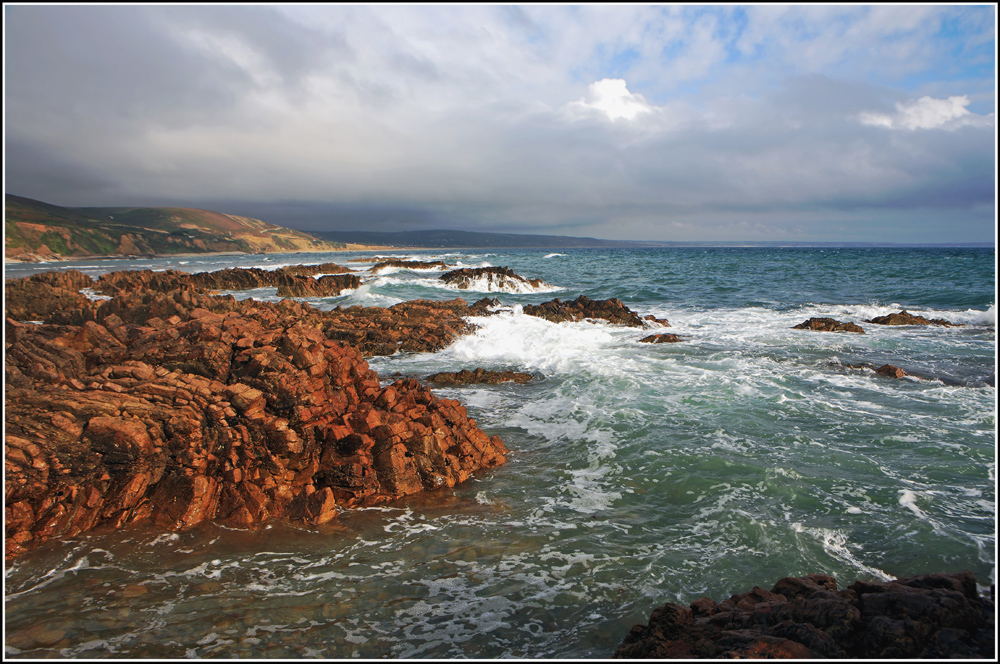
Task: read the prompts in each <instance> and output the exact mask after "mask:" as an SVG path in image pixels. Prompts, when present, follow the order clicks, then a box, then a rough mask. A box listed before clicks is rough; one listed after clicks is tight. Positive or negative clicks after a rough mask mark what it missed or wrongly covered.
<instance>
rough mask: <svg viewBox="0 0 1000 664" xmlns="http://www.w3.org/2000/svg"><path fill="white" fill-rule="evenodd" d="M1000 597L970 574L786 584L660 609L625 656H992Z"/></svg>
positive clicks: (632, 638) (821, 578) (626, 644)
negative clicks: (840, 585) (983, 592)
mask: <svg viewBox="0 0 1000 664" xmlns="http://www.w3.org/2000/svg"><path fill="white" fill-rule="evenodd" d="M994 635H995V631H994V606H993V600H992V599H991V598H987V597H980V595H979V593H978V591H977V589H976V579H975V577H974V576H973V575H972V573H971V572H959V573H957V574H927V575H924V576H915V577H911V578H908V579H900V580H898V581H890V582H885V583H882V582H868V581H857V582H855V583H853V584H851V586H849V587H848V589H847V590H837V584H836V582H835V581H834V579H833V577H830V576H828V575H826V574H810V575H809V576H807V577H801V578H793V577H789V578H785V579H781V580H780V581H778V583H776V584H775V586H774V587H773V588H772V589H771V590H770V591H767V590H763V589H762V588H754V589H753V590H751V591H750V592H747V593H742V594H739V595H733V596H732V597H730V598H729V599H727V600H725V601H723V602H719V603H716V602H715V601H713V600H711V599H709V598H707V597H705V598H702V599H699V600H697V601H695V602H692V603H691V605H690V606H688V607H684V606H681V605H678V604H665V605H663V606H661V607H659V608H657V609H654V610H653V612H652V614H651V615H650V617H649V623H648V624H647V625H635V626H634V627H633V628H632V630H631V631H630V632H629V633H628V635H627V636H626V637H625V639H624V640H623V641H622V644H621V645H620V646H619V647H618V649H617V650H616V651H615V654H614V656H615V657H616V658H619V659H678V658H679V659H695V658H712V659H734V658H739V659H743V658H765V659H779V658H780V659H785V658H794V659H811V658H833V659H884V658H894V659H909V658H925V659H937V658H969V659H981V658H985V659H993V657H994V654H995V653H994V643H993V639H994Z"/></svg>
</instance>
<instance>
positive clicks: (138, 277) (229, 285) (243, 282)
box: [94, 263, 356, 295]
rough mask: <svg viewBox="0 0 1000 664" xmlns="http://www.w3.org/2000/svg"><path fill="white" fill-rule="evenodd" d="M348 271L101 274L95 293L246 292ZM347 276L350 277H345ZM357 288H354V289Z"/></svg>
mask: <svg viewBox="0 0 1000 664" xmlns="http://www.w3.org/2000/svg"><path fill="white" fill-rule="evenodd" d="M349 272H350V270H349V269H348V268H346V267H344V266H342V265H337V264H336V263H322V264H320V265H290V266H285V267H281V268H278V269H275V270H262V269H261V268H257V267H251V268H226V269H224V270H216V271H215V272H196V273H194V274H190V273H187V272H181V271H179V270H164V271H162V272H154V271H152V270H129V271H124V272H110V273H108V274H103V275H101V277H100V278H99V279H98V280H97V282H96V284H95V286H94V288H95V290H97V291H99V292H101V293H104V294H106V295H118V294H120V293H123V292H135V291H158V292H164V293H165V292H169V291H173V290H177V289H196V290H201V291H212V290H246V289H250V288H266V287H275V286H281V285H282V284H286V283H290V282H291V281H293V279H292V278H293V277H305V276H312V275H316V274H325V275H341V274H343V275H347V273H349ZM348 276H349V275H348ZM355 288H356V286H355Z"/></svg>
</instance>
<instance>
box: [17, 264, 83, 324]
mask: <svg viewBox="0 0 1000 664" xmlns="http://www.w3.org/2000/svg"><path fill="white" fill-rule="evenodd" d="M93 285H94V280H93V279H91V278H90V277H88V276H87V275H86V274H84V273H83V272H80V271H78V270H66V271H63V272H43V273H41V274H35V275H32V276H30V277H23V278H20V279H5V280H4V304H5V308H6V311H5V314H6V315H7V316H8V317H10V318H13V319H14V320H45V319H46V318H48V317H49V316H50V315H52V313H53V312H56V311H63V310H66V309H75V308H77V307H81V306H85V305H86V303H87V297H86V296H85V295H82V294H81V293H80V290H81V289H83V288H90V287H91V286H93Z"/></svg>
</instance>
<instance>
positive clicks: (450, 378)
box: [426, 367, 534, 385]
mask: <svg viewBox="0 0 1000 664" xmlns="http://www.w3.org/2000/svg"><path fill="white" fill-rule="evenodd" d="M533 379H534V377H533V376H532V375H531V374H527V373H520V372H517V371H487V370H486V369H483V368H481V367H480V368H477V369H475V370H472V371H470V370H468V369H463V370H461V371H458V372H447V371H443V372H440V373H436V374H433V375H431V376H428V377H427V379H426V380H427V382H429V383H435V384H437V385H473V384H484V385H499V384H500V383H509V382H514V383H520V384H524V383H530V382H531V381H532V380H533Z"/></svg>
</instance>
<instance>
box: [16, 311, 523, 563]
mask: <svg viewBox="0 0 1000 664" xmlns="http://www.w3.org/2000/svg"><path fill="white" fill-rule="evenodd" d="M144 295H147V296H148V295H150V294H149V293H146V294H144ZM152 295H155V296H158V298H156V297H154V298H153V300H152V301H151V302H150V303H149V307H150V311H154V310H157V308H158V307H165V306H168V305H167V303H168V302H169V303H173V304H175V305H177V306H178V307H179V309H181V310H184V311H183V313H185V314H186V318H184V319H182V318H181V317H180V316H178V315H176V314H175V315H173V316H171V317H168V318H167V319H161V318H158V317H156V316H153V317H150V318H148V319H147V320H145V321H142V322H141V323H131V324H130V323H125V322H124V321H123V318H122V317H121V316H119V315H117V314H113V313H107V314H106V315H104V316H103V317H102V319H101V320H102V323H101V324H99V323H96V322H93V321H87V322H85V323H84V324H83V325H75V326H56V325H21V324H18V323H16V322H14V321H12V320H8V322H7V344H8V345H7V365H6V371H7V387H8V389H7V394H6V413H5V415H6V425H7V426H6V438H5V450H6V455H7V466H6V476H5V477H6V481H5V491H6V510H7V511H6V517H7V519H6V549H7V556H8V557H10V556H13V555H16V554H18V553H20V552H22V551H24V550H26V549H28V548H30V547H31V546H33V545H35V544H38V543H39V542H43V541H45V540H48V539H51V538H55V537H68V536H73V535H76V534H79V533H81V532H85V531H87V530H89V529H91V528H93V527H95V526H101V525H108V526H113V527H118V526H121V525H124V524H126V523H131V522H134V521H140V520H152V521H153V522H154V523H157V524H159V525H161V526H163V527H166V528H183V527H189V526H193V525H195V524H198V523H201V522H204V521H206V520H215V521H218V522H221V523H224V524H228V525H231V526H236V527H252V526H255V525H258V524H260V523H262V522H264V521H267V520H268V519H274V518H280V519H288V520H291V521H296V522H301V523H305V524H321V523H324V522H326V521H329V520H330V519H332V518H334V517H335V515H336V512H337V509H338V507H350V506H353V505H371V504H377V503H380V502H385V501H389V500H393V499H396V498H400V497H402V496H406V495H409V494H412V493H415V492H417V491H422V490H425V489H433V488H437V487H441V486H454V485H455V484H456V483H458V482H462V481H464V480H465V479H467V478H468V477H469V476H470V475H471V474H472V473H473V472H474V471H476V470H478V469H480V468H489V467H492V466H496V465H498V464H501V463H503V462H504V459H505V456H504V455H505V453H506V450H505V448H504V446H503V443H502V442H501V441H500V439H499V438H498V437H495V436H494V437H493V438H492V439H491V438H490V437H489V436H487V435H486V434H484V433H483V432H482V431H481V430H479V428H478V427H477V426H476V423H475V422H474V421H473V420H470V419H469V418H468V416H467V414H466V412H465V409H464V408H463V407H462V406H461V405H460V404H459V403H458V402H457V401H453V400H449V399H438V398H437V397H435V396H434V395H433V394H432V393H431V392H430V391H428V390H427V389H426V388H424V387H422V386H421V385H420V384H419V383H418V382H417V381H416V380H413V379H410V380H400V381H397V382H396V383H394V384H393V385H391V386H389V387H386V388H382V387H381V386H380V383H379V380H378V376H377V375H376V374H375V373H374V372H373V371H371V370H370V369H369V368H368V366H367V363H366V362H365V361H364V360H363V358H362V357H361V355H360V353H359V352H358V351H357V350H356V349H354V348H350V347H345V346H344V345H342V344H340V343H338V342H336V341H331V340H330V339H328V338H326V336H325V335H324V334H323V333H322V332H321V331H320V330H319V329H317V327H316V326H315V325H314V324H309V323H306V322H303V321H302V320H300V319H299V318H300V317H299V316H297V315H295V312H294V308H293V307H292V306H286V307H284V308H282V307H280V306H272V307H264V308H260V309H258V308H254V307H251V306H249V305H248V306H247V309H246V310H245V311H243V312H236V311H230V312H227V313H212V312H210V311H208V310H206V309H199V308H193V309H190V310H185V307H184V304H183V302H181V301H183V300H184V299H185V297H187V298H188V299H191V298H194V297H196V296H197V294H194V295H192V294H191V293H190V291H175V292H174V293H173V294H164V293H155V294H152ZM171 295H173V296H175V297H176V299H174V297H171ZM201 297H205V298H206V299H223V298H207V297H206V296H201ZM117 299H119V298H116V300H117ZM227 299H228V300H231V298H227ZM112 302H113V301H112ZM109 304H110V303H109ZM301 310H302V309H301V306H300V311H301ZM140 317H141V316H140ZM130 318H133V319H134V316H130Z"/></svg>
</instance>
